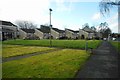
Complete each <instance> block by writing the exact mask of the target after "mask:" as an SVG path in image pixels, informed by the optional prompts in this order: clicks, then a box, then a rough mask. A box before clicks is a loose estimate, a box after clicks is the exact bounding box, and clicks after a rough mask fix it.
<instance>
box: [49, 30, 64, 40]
mask: <svg viewBox="0 0 120 80" xmlns="http://www.w3.org/2000/svg"><path fill="white" fill-rule="evenodd" d="M51 36H52V38H53V39H63V38H65V31H64V30H60V29H57V28H51Z"/></svg>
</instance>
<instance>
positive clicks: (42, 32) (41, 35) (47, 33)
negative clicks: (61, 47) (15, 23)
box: [35, 28, 50, 39]
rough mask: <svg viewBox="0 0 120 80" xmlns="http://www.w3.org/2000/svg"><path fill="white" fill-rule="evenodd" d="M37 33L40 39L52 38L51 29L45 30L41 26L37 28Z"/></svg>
mask: <svg viewBox="0 0 120 80" xmlns="http://www.w3.org/2000/svg"><path fill="white" fill-rule="evenodd" d="M35 35H36V36H38V37H39V39H49V38H50V30H47V29H46V30H43V29H40V28H37V29H35Z"/></svg>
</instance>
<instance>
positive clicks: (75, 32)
mask: <svg viewBox="0 0 120 80" xmlns="http://www.w3.org/2000/svg"><path fill="white" fill-rule="evenodd" d="M67 30H69V31H71V32H74V33H78V32H79V31H74V30H71V29H67Z"/></svg>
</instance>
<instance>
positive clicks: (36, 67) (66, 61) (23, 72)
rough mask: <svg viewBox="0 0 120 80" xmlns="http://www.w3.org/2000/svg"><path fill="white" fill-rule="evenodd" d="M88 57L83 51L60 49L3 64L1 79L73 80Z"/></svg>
mask: <svg viewBox="0 0 120 80" xmlns="http://www.w3.org/2000/svg"><path fill="white" fill-rule="evenodd" d="M89 56H90V54H89V53H86V51H84V50H76V49H62V50H60V51H55V52H50V53H47V54H40V55H37V56H32V57H29V58H24V59H20V60H14V61H10V62H5V63H3V73H2V75H3V78H73V77H74V76H75V74H76V72H77V71H78V69H80V67H81V66H82V65H83V64H84V62H85V61H86V60H87V59H88V57H89Z"/></svg>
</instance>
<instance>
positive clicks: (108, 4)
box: [99, 0, 120, 15]
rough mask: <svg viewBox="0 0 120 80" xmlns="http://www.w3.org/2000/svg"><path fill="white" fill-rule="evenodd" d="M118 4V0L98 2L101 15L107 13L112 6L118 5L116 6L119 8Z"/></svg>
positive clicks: (119, 1)
mask: <svg viewBox="0 0 120 80" xmlns="http://www.w3.org/2000/svg"><path fill="white" fill-rule="evenodd" d="M119 5H120V0H102V1H101V2H100V3H99V7H100V13H102V14H103V15H104V14H106V13H109V12H110V9H111V8H112V7H113V6H118V8H119ZM118 10H119V9H118Z"/></svg>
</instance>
